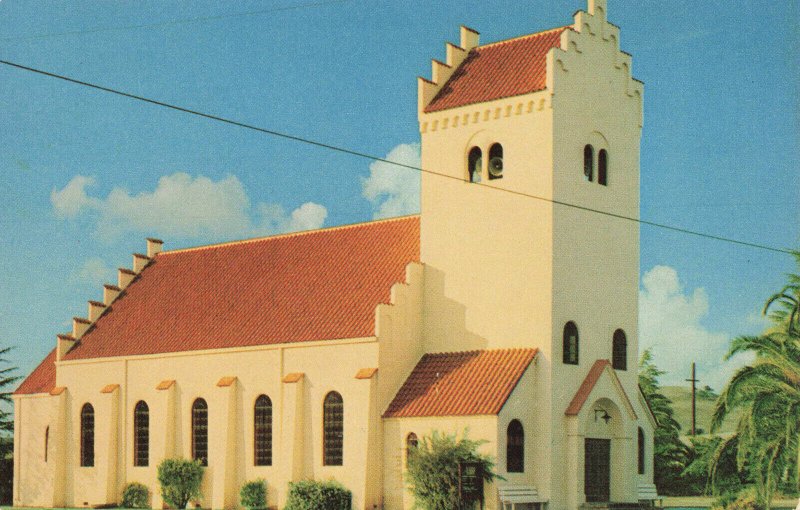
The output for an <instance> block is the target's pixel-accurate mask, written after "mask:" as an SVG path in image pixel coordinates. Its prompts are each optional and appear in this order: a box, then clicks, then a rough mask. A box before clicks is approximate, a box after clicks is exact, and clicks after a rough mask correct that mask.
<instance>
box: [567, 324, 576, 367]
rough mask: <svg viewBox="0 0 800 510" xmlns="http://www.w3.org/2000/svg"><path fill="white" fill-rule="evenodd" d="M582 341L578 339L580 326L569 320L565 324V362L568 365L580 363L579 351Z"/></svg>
mask: <svg viewBox="0 0 800 510" xmlns="http://www.w3.org/2000/svg"><path fill="white" fill-rule="evenodd" d="M579 350H580V341H579V339H578V326H576V325H575V323H574V322H572V321H569V322H568V323H566V324H564V363H566V364H567V365H577V364H578V351H579Z"/></svg>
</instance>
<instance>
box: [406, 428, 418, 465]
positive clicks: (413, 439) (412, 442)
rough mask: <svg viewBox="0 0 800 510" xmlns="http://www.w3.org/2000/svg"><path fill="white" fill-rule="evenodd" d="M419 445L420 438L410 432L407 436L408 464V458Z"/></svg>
mask: <svg viewBox="0 0 800 510" xmlns="http://www.w3.org/2000/svg"><path fill="white" fill-rule="evenodd" d="M418 445H419V438H417V435H416V434H414V433H413V432H409V433H408V435H407V436H406V462H408V456H409V455H411V451H412V450H414V448H416V447H417V446H418Z"/></svg>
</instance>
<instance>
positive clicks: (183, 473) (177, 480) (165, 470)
mask: <svg viewBox="0 0 800 510" xmlns="http://www.w3.org/2000/svg"><path fill="white" fill-rule="evenodd" d="M202 481H203V466H202V464H200V461H197V460H186V459H164V460H163V461H162V462H161V464H159V465H158V483H160V484H161V497H162V498H164V501H165V502H166V503H167V504H168V505H171V506H174V507H175V508H186V505H187V504H188V503H189V500H190V499H192V498H197V497H200V496H201V494H200V483H201V482H202Z"/></svg>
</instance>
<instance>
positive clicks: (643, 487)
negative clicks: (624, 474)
mask: <svg viewBox="0 0 800 510" xmlns="http://www.w3.org/2000/svg"><path fill="white" fill-rule="evenodd" d="M660 499H663V498H662V497H661V496H659V495H658V491H657V490H656V486H655V485H653V484H652V483H640V484H639V501H654V500H660Z"/></svg>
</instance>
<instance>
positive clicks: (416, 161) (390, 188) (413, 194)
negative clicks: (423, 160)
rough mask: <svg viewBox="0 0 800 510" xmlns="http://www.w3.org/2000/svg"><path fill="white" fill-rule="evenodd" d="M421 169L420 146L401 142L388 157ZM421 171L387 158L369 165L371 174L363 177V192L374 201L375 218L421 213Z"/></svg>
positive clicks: (371, 201) (368, 198) (365, 196)
mask: <svg viewBox="0 0 800 510" xmlns="http://www.w3.org/2000/svg"><path fill="white" fill-rule="evenodd" d="M384 159H386V160H389V161H393V162H396V163H400V164H403V165H408V166H412V167H416V168H419V166H420V145H419V144H418V143H413V144H400V145H398V146H396V147H395V148H393V149H392V150H391V151H389V154H387V155H386V157H385V158H384ZM419 177H420V173H419V171H418V170H412V169H410V168H405V167H402V166H397V165H393V164H391V163H387V162H384V161H375V162H374V163H372V164H371V165H370V166H369V177H365V178H362V179H361V194H362V195H363V196H364V198H366V199H367V200H369V201H370V203H372V207H373V215H372V217H373V218H375V219H378V218H391V217H394V216H403V215H406V214H413V213H416V212H419V186H420V184H419V183H420V180H419Z"/></svg>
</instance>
